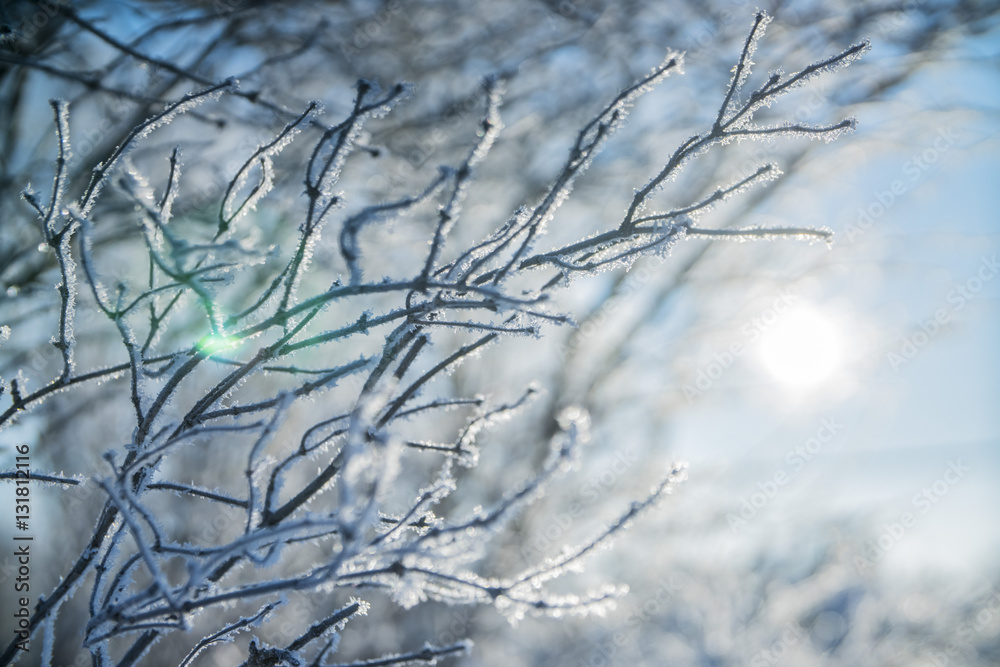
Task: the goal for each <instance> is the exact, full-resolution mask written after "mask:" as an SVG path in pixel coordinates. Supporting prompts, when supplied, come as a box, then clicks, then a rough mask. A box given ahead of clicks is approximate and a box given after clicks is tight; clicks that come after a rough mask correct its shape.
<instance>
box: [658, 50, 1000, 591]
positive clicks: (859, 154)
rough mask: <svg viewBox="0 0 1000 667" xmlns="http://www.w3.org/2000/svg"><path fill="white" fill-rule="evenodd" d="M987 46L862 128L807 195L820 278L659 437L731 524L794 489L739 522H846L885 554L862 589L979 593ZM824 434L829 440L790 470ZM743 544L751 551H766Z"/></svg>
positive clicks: (997, 284)
mask: <svg viewBox="0 0 1000 667" xmlns="http://www.w3.org/2000/svg"><path fill="white" fill-rule="evenodd" d="M998 47H1000V34H998V33H997V32H996V31H994V32H993V33H992V34H989V35H986V36H984V37H981V38H977V39H975V40H970V41H969V42H968V43H966V44H963V45H962V47H961V48H960V49H959V51H958V53H957V54H955V55H953V56H952V57H951V58H950V59H949V61H947V62H942V63H937V64H933V65H931V66H929V67H928V68H927V69H926V70H925V71H924V72H923V73H922V74H920V75H919V76H917V77H915V78H914V80H913V81H912V82H910V83H909V84H908V85H907V86H906V88H904V89H901V90H900V91H898V93H897V94H896V95H895V96H894V98H893V99H892V101H891V102H890V103H888V104H886V105H882V106H880V107H872V108H868V109H866V111H867V112H870V113H866V111H862V112H860V113H859V121H860V128H859V131H858V133H857V134H856V135H855V136H852V137H847V138H845V139H844V140H843V141H846V142H849V143H850V144H851V145H850V147H849V148H848V149H846V150H845V151H843V152H842V153H841V154H840V155H841V156H842V157H840V158H839V159H840V160H841V162H840V163H839V164H833V165H825V167H826V168H828V169H829V171H828V174H829V175H830V178H829V180H828V181H827V183H828V187H824V188H823V189H814V190H813V192H812V194H811V197H812V198H813V201H814V202H815V203H813V204H812V205H811V216H810V222H811V223H812V224H816V223H819V224H822V225H825V226H828V227H830V228H832V229H833V230H835V232H837V237H836V241H835V243H834V244H833V246H832V247H831V249H830V250H829V251H828V253H827V256H826V257H824V258H822V259H821V260H820V263H821V264H822V265H823V267H824V270H823V271H822V272H821V274H820V275H821V276H822V277H821V278H819V279H818V280H814V281H812V283H810V284H809V285H808V286H807V287H806V288H805V290H804V291H802V292H801V293H800V295H799V296H800V298H799V299H798V302H797V303H795V304H793V305H792V307H791V308H789V309H788V311H787V312H784V311H783V312H781V313H779V314H778V317H777V318H774V319H775V321H774V323H773V326H770V327H769V328H768V330H767V331H764V334H763V336H762V337H761V338H760V340H759V341H757V342H756V344H753V345H752V347H750V349H748V350H747V351H746V353H744V354H743V355H742V356H741V357H740V358H739V359H737V360H736V362H735V364H734V365H733V367H732V368H731V369H727V371H726V373H725V375H724V376H723V377H722V378H721V379H720V380H719V385H720V386H725V387H726V388H727V391H720V392H706V394H705V395H704V396H702V397H701V398H700V402H699V405H698V406H697V408H696V409H693V410H688V411H685V412H683V413H682V414H680V416H679V418H678V423H677V424H676V426H675V429H676V430H675V433H674V444H675V447H676V451H677V454H678V455H679V456H681V457H684V458H687V459H689V460H690V461H691V466H692V473H691V475H692V480H694V479H696V478H697V476H698V470H699V467H701V466H704V467H705V468H707V469H710V470H712V472H713V474H715V473H716V472H718V471H717V470H715V468H720V469H721V470H722V471H723V473H722V474H724V477H723V478H724V479H725V480H726V483H725V487H726V491H724V492H723V493H727V492H728V493H729V494H730V495H731V497H730V498H729V502H730V504H731V505H732V506H733V507H734V508H736V509H738V508H739V507H740V502H741V501H742V500H743V499H745V498H749V496H750V494H751V493H753V492H756V491H760V490H761V487H759V486H758V483H760V484H763V487H765V488H764V490H765V491H766V490H767V489H773V488H774V487H772V486H770V485H769V484H768V481H772V482H773V481H774V474H775V473H786V474H788V473H792V472H795V473H796V474H794V475H792V476H791V477H790V478H789V479H788V480H787V481H786V482H785V483H784V484H780V485H778V487H777V491H776V492H775V495H774V497H773V498H771V497H768V499H767V500H768V502H767V503H766V505H765V506H764V507H763V508H761V510H760V511H759V512H758V513H757V514H756V515H755V516H754V517H753V519H752V522H759V523H761V524H762V525H763V526H772V527H773V524H774V523H775V522H780V521H785V520H788V516H787V515H786V514H785V512H786V511H788V510H790V509H793V508H794V507H795V506H796V505H798V504H802V503H805V504H806V505H810V506H814V507H816V508H817V509H819V511H820V514H819V516H823V515H826V516H828V517H830V518H844V517H852V518H854V519H859V520H861V521H862V523H863V524H866V525H867V526H869V528H868V530H869V531H872V530H873V531H875V532H873V533H872V534H871V535H870V536H869V537H870V538H871V539H874V540H876V541H877V540H878V539H880V538H881V539H882V544H883V545H889V547H890V548H888V549H886V550H885V554H884V557H883V558H882V559H881V560H880V562H879V563H878V567H877V568H872V570H873V571H875V572H877V573H878V575H879V576H884V577H889V578H891V577H894V576H899V575H906V576H911V575H917V576H926V577H933V576H947V577H973V578H975V577H980V576H988V575H992V574H994V573H993V572H985V570H984V568H989V567H994V568H995V557H996V555H997V554H998V553H1000V523H998V522H997V521H996V511H997V510H998V509H1000V484H998V481H1000V410H998V409H997V407H998V398H1000V373H998V371H1000V345H997V341H998V340H1000V308H998V307H997V305H998V297H1000V266H998V265H997V264H996V261H997V255H998V252H1000V233H998V232H1000V218H998V214H997V211H1000V190H998V188H997V185H1000V183H998V181H1000V179H998V176H1000V152H998V150H997V149H998V136H997V131H998V127H1000V113H998V112H1000V77H998V71H997V67H996V62H997V61H996V53H997V51H998ZM870 57H871V58H878V57H880V54H879V52H878V45H877V43H876V45H875V50H874V51H873V53H872V54H871V56H870ZM817 200H818V201H817ZM864 213H867V215H865V214H864ZM766 310H767V309H766V308H765V309H764V310H763V311H762V313H761V314H762V316H766V315H768V313H767V312H766ZM766 320H767V318H766V317H765V321H766ZM737 340H739V338H737ZM743 342H749V341H748V340H744V341H743ZM703 361H704V363H705V364H706V365H705V368H706V369H707V368H709V365H710V364H711V361H712V358H711V357H708V358H706V359H704V360H703ZM790 369H791V370H790ZM796 370H797V371H798V372H796ZM720 414H725V415H726V418H725V419H719V415H720ZM824 420H833V422H832V423H834V424H836V425H837V428H836V429H833V430H835V431H836V432H835V433H833V435H832V437H831V438H830V439H829V442H824V443H820V445H821V446H819V445H816V444H815V443H814V444H813V445H812V449H815V450H817V451H816V452H815V453H814V454H811V458H810V459H809V460H806V459H804V458H801V457H800V456H799V455H798V454H790V453H791V452H794V451H796V447H800V446H806V447H807V450H806V453H807V454H808V453H809V452H810V451H811V450H810V449H809V448H808V445H807V443H808V442H809V439H810V438H817V437H818V436H817V433H819V435H824V434H823V433H822V432H821V430H822V427H823V424H824ZM827 423H830V422H829V421H828V422H827ZM828 430H829V429H828ZM789 456H791V458H792V459H793V462H792V463H789V459H788V457H789ZM800 464H801V466H802V467H801V468H798V467H797V466H799V465H800ZM942 480H943V481H942ZM925 491H926V492H927V493H925ZM928 493H929V495H927V494H928ZM760 499H761V496H759V495H758V496H757V500H758V501H760ZM907 513H909V514H910V515H912V518H913V521H912V522H910V523H912V524H913V525H912V526H906V527H904V528H905V530H904V531H903V532H902V533H900V532H899V531H898V530H897V531H896V532H895V533H893V526H894V525H895V524H898V523H899V521H900V517H902V516H903V515H904V514H907ZM815 518H816V515H813V516H812V517H811V518H810V519H808V520H810V521H813V520H815ZM749 528H750V529H751V530H747V531H745V532H739V531H736V532H737V534H738V535H745V536H746V540H745V542H744V543H743V546H744V547H746V548H747V549H748V550H749V549H751V547H752V545H755V542H754V539H755V537H754V536H756V539H767V535H768V530H767V529H764V528H762V529H761V530H758V531H754V530H752V528H753V526H749ZM886 535H888V537H886ZM856 537H864V536H863V535H861V536H856ZM736 539H737V541H739V537H737V538H736ZM866 539H867V538H866Z"/></svg>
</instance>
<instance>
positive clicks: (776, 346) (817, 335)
mask: <svg viewBox="0 0 1000 667" xmlns="http://www.w3.org/2000/svg"><path fill="white" fill-rule="evenodd" d="M760 358H761V361H762V362H763V364H764V368H766V369H767V371H768V372H769V373H770V374H771V375H773V376H774V378H775V379H776V380H778V381H779V382H781V383H782V384H784V385H786V386H788V387H789V388H809V387H814V386H817V385H820V384H822V383H824V382H825V381H827V380H829V379H830V378H831V377H832V376H833V375H834V373H836V372H837V370H838V369H839V368H840V366H841V364H842V361H843V345H842V339H841V334H840V331H839V330H838V328H837V326H836V324H835V323H834V322H833V320H832V319H831V318H830V317H829V316H827V315H825V314H824V313H823V312H822V311H821V310H819V309H818V308H815V307H811V306H805V305H799V306H796V307H795V308H793V309H792V310H790V311H788V312H787V313H785V314H784V315H783V316H782V317H781V319H780V320H778V321H777V322H776V323H775V324H774V325H773V326H772V327H770V328H768V330H767V331H765V332H764V335H763V338H762V339H761V343H760Z"/></svg>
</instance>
